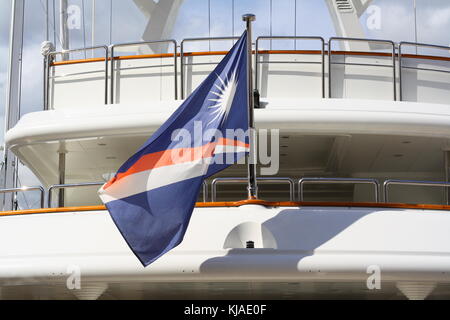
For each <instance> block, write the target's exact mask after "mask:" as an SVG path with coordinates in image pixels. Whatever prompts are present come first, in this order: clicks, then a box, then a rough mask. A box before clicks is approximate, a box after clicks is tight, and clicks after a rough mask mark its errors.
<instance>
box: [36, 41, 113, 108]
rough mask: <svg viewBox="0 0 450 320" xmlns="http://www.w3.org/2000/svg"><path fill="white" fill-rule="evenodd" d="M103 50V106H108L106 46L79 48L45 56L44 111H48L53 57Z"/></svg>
mask: <svg viewBox="0 0 450 320" xmlns="http://www.w3.org/2000/svg"><path fill="white" fill-rule="evenodd" d="M99 49H103V50H105V90H104V99H105V104H108V63H109V49H108V47H107V46H95V47H89V48H79V49H70V50H64V51H54V52H50V53H49V54H47V55H45V57H44V76H45V81H44V110H48V109H49V92H50V83H49V82H50V67H51V61H53V57H55V56H57V55H63V56H64V55H66V54H68V53H73V52H83V51H84V52H86V51H89V50H99ZM70 75H71V74H65V76H70Z"/></svg>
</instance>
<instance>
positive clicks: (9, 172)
mask: <svg viewBox="0 0 450 320" xmlns="http://www.w3.org/2000/svg"><path fill="white" fill-rule="evenodd" d="M24 2H25V1H24V0H12V7H11V9H12V13H11V29H10V35H9V37H10V38H9V61H8V81H7V91H6V104H5V136H6V132H7V131H8V130H9V129H11V128H12V127H14V125H15V124H16V123H17V121H19V117H20V92H21V90H20V89H21V88H20V87H21V76H22V50H23V23H24V20H23V16H24V8H25V4H24ZM17 166H18V163H17V158H16V156H15V155H14V154H13V153H12V152H11V150H9V149H7V148H6V146H5V153H4V163H3V168H2V172H1V173H2V178H3V187H4V188H5V189H7V188H14V187H15V186H16V181H17ZM14 201H15V197H14V196H13V194H4V195H3V196H2V204H3V210H12V209H13V207H14V205H13V204H14Z"/></svg>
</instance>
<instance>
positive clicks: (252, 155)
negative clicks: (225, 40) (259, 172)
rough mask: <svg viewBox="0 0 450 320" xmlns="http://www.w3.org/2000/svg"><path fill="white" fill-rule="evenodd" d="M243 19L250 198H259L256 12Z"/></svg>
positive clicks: (246, 15)
mask: <svg viewBox="0 0 450 320" xmlns="http://www.w3.org/2000/svg"><path fill="white" fill-rule="evenodd" d="M242 20H243V21H245V22H246V23H247V85H248V127H249V132H250V137H249V138H250V141H249V142H250V152H249V155H248V157H247V163H248V187H247V190H248V198H249V199H257V198H258V185H257V182H256V160H257V158H256V136H255V120H254V116H253V109H254V100H253V78H252V75H253V71H252V21H255V20H256V17H255V15H254V14H244V15H243V16H242Z"/></svg>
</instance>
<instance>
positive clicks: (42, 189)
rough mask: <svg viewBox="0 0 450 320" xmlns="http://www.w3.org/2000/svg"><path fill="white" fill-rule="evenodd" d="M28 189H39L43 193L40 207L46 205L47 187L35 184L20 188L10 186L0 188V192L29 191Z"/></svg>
mask: <svg viewBox="0 0 450 320" xmlns="http://www.w3.org/2000/svg"><path fill="white" fill-rule="evenodd" d="M28 191H39V192H40V194H41V199H40V203H41V206H40V208H43V207H44V202H45V200H44V197H45V189H44V188H43V187H41V186H34V187H27V186H24V187H20V188H8V189H0V194H3V193H17V192H28Z"/></svg>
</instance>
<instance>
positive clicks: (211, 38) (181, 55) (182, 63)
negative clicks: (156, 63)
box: [180, 37, 239, 99]
mask: <svg viewBox="0 0 450 320" xmlns="http://www.w3.org/2000/svg"><path fill="white" fill-rule="evenodd" d="M238 39H239V37H206V38H187V39H183V40H182V41H181V44H180V69H181V70H180V77H181V85H180V89H181V99H184V98H185V92H184V89H185V88H184V77H185V74H184V54H185V52H184V44H185V43H186V42H194V41H211V40H212V41H223V40H238Z"/></svg>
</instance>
